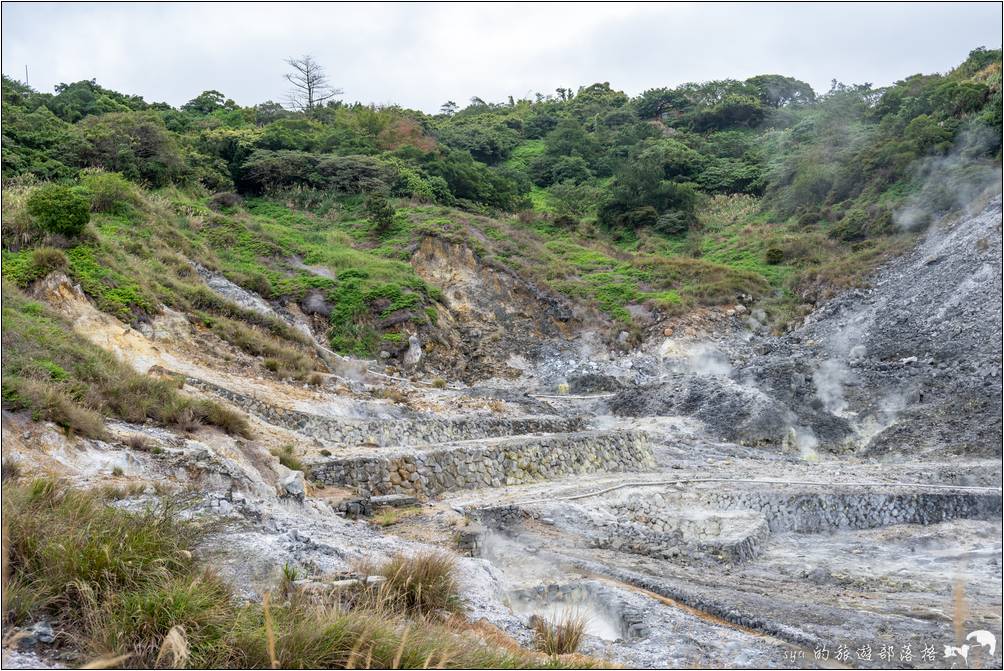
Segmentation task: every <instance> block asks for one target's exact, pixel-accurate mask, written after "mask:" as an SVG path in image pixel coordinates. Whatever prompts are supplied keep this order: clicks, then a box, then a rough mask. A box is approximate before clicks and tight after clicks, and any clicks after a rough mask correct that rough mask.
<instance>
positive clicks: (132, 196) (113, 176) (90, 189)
mask: <svg viewBox="0 0 1004 671" xmlns="http://www.w3.org/2000/svg"><path fill="white" fill-rule="evenodd" d="M80 183H81V185H83V187H84V189H86V191H87V193H88V194H90V197H91V211H93V212H116V213H121V212H124V211H127V210H128V209H129V208H130V207H136V206H138V205H139V203H140V199H139V193H138V192H137V191H136V187H135V186H133V185H132V184H131V183H129V181H128V180H126V178H125V177H123V176H122V175H121V174H119V173H117V172H105V171H104V170H97V169H89V170H84V171H83V172H82V173H81V175H80Z"/></svg>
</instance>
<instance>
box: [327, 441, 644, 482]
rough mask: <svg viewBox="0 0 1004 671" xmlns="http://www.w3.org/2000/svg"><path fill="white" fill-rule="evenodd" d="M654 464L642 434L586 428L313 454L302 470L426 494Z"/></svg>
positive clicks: (641, 467)
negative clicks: (469, 442)
mask: <svg viewBox="0 0 1004 671" xmlns="http://www.w3.org/2000/svg"><path fill="white" fill-rule="evenodd" d="M654 465H655V462H654V459H653V456H652V452H651V448H649V446H648V440H647V438H646V436H645V434H643V433H639V432H597V431H587V432H579V433H569V434H559V435H553V436H525V437H520V438H513V439H508V440H503V441H498V442H495V443H487V444H481V445H475V446H462V445H458V446H451V447H446V448H443V449H431V450H427V451H410V452H404V453H398V454H389V455H387V456H379V457H369V456H366V457H357V458H350V459H344V458H337V457H332V458H323V459H312V460H310V461H309V462H308V466H307V469H308V472H309V477H310V479H311V480H313V481H315V482H318V483H321V484H325V485H348V486H351V487H358V488H359V489H360V490H361V491H364V492H366V493H368V494H377V495H381V494H401V493H403V494H420V495H423V496H428V495H435V494H440V493H442V492H446V491H453V490H458V489H470V488H475V487H501V486H503V485H519V484H525V483H528V482H533V481H536V480H544V479H550V478H557V477H560V476H564V475H571V474H574V473H596V472H610V473H616V472H621V471H637V470H645V469H650V468H652V467H654Z"/></svg>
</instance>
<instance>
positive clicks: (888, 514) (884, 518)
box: [683, 488, 1001, 533]
mask: <svg viewBox="0 0 1004 671" xmlns="http://www.w3.org/2000/svg"><path fill="white" fill-rule="evenodd" d="M819 490H820V488H814V490H813V491H804V490H803V491H796V492H785V491H783V490H753V489H724V488H718V489H715V490H709V491H702V492H697V493H695V494H694V495H693V496H692V497H691V496H688V497H686V498H684V499H683V501H689V500H693V499H695V498H696V499H697V501H698V502H699V504H700V505H701V506H702V507H708V508H714V509H719V510H753V511H758V512H760V513H761V514H762V515H763V516H764V517H765V518H766V519H767V523H768V525H769V526H770V530H771V531H772V532H779V531H796V532H800V533H815V532H820V531H830V530H833V529H871V528H875V527H883V526H887V525H890V524H937V523H938V522H945V521H947V520H954V519H981V520H991V519H1000V517H1001V495H1000V494H999V493H977V492H966V491H951V490H942V491H936V490H927V491H916V492H901V491H894V492H889V491H886V492H877V491H875V490H864V491H850V490H844V491H838V492H832V491H830V492H827V491H825V490H824V491H819Z"/></svg>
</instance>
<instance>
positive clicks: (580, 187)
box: [549, 180, 600, 219]
mask: <svg viewBox="0 0 1004 671" xmlns="http://www.w3.org/2000/svg"><path fill="white" fill-rule="evenodd" d="M549 191H550V193H551V200H552V201H553V202H554V209H555V213H556V214H558V215H559V216H562V215H564V216H567V217H571V218H574V219H578V218H581V217H584V216H586V215H587V214H589V213H590V212H592V211H593V210H594V209H596V206H597V205H598V204H599V199H600V190H599V189H598V188H596V187H594V186H592V185H590V184H586V183H581V182H580V183H576V182H574V181H572V180H568V181H565V182H558V183H557V184H554V185H553V186H552V187H551V188H550V189H549Z"/></svg>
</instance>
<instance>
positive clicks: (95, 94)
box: [44, 79, 148, 123]
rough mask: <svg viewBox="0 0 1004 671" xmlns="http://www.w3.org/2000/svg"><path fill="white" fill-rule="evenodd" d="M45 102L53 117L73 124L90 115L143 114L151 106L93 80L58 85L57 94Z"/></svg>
mask: <svg viewBox="0 0 1004 671" xmlns="http://www.w3.org/2000/svg"><path fill="white" fill-rule="evenodd" d="M44 102H45V105H46V107H48V108H49V109H50V110H51V111H52V112H53V114H55V115H56V116H58V117H59V118H61V119H63V120H64V121H69V122H71V123H72V122H75V121H79V120H80V119H83V118H84V117H87V116H93V115H100V114H108V113H111V112H129V111H140V110H145V109H147V107H148V105H147V104H146V103H145V102H144V101H143V98H141V97H140V96H127V95H124V94H122V93H118V92H116V91H111V90H109V89H106V88H102V87H101V86H98V85H97V83H96V82H95V81H94V80H93V79H91V80H85V81H79V82H74V83H72V84H57V85H56V95H54V96H51V97H47V98H45V100H44Z"/></svg>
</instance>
